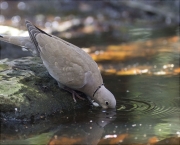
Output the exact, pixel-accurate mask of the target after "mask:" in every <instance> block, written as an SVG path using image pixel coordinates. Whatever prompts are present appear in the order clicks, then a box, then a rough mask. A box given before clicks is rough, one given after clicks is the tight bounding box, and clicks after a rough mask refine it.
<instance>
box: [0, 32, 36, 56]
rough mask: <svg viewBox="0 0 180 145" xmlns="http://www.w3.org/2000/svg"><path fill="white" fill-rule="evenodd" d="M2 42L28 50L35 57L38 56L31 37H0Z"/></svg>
mask: <svg viewBox="0 0 180 145" xmlns="http://www.w3.org/2000/svg"><path fill="white" fill-rule="evenodd" d="M0 40H1V41H4V42H7V43H11V44H14V45H17V46H21V47H23V48H26V49H27V50H28V51H30V52H31V53H32V54H33V55H34V56H37V55H38V54H37V52H36V50H35V49H36V48H35V46H34V44H33V43H32V41H31V39H30V38H29V37H21V36H7V35H0Z"/></svg>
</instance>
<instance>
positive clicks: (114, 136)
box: [104, 134, 117, 139]
mask: <svg viewBox="0 0 180 145" xmlns="http://www.w3.org/2000/svg"><path fill="white" fill-rule="evenodd" d="M116 137H117V135H116V134H114V135H105V137H104V139H107V138H116Z"/></svg>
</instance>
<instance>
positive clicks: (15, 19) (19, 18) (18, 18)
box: [11, 15, 21, 25]
mask: <svg viewBox="0 0 180 145" xmlns="http://www.w3.org/2000/svg"><path fill="white" fill-rule="evenodd" d="M11 21H12V24H13V25H18V23H19V22H20V21H21V17H20V16H19V15H17V16H13V17H12V18H11Z"/></svg>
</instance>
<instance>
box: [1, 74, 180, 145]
mask: <svg viewBox="0 0 180 145" xmlns="http://www.w3.org/2000/svg"><path fill="white" fill-rule="evenodd" d="M104 82H105V85H106V87H107V88H109V89H110V90H111V91H112V92H113V94H114V95H115V96H116V99H117V107H116V109H112V110H102V109H100V108H91V109H88V110H79V111H74V112H70V113H68V114H67V113H61V114H60V115H59V114H57V115H55V116H52V117H51V118H48V119H46V120H44V121H43V120H41V121H39V122H35V123H33V124H29V123H19V124H18V123H15V124H14V123H12V125H10V124H8V125H6V124H2V125H1V129H2V130H1V139H2V140H1V143H2V144H8V143H9V144H24V143H26V144H32V143H35V144H67V143H68V144H74V143H77V144H79V143H81V144H86V143H89V144H107V143H109V144H118V143H121V144H123V143H124V144H132V143H141V144H142V143H144V144H145V143H149V142H151V143H152V142H153V141H154V142H157V141H158V140H163V139H166V138H169V137H179V136H180V120H179V117H180V113H179V112H180V107H179V104H180V98H179V76H147V75H137V76H112V75H108V76H104ZM10 138H11V139H10ZM10 140H11V141H10ZM13 140H14V141H13Z"/></svg>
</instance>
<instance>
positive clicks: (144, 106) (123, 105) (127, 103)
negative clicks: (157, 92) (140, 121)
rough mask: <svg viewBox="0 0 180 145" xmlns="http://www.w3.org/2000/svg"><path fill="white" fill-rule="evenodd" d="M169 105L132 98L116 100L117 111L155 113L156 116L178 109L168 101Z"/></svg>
mask: <svg viewBox="0 0 180 145" xmlns="http://www.w3.org/2000/svg"><path fill="white" fill-rule="evenodd" d="M169 104H170V106H164V105H162V104H157V103H155V102H151V101H141V100H134V99H121V100H119V101H118V102H117V106H120V107H118V109H117V110H118V111H120V112H121V113H123V112H124V113H127V112H129V113H134V112H135V113H137V114H143V115H145V114H147V115H155V116H157V117H158V118H160V117H164V116H167V115H172V114H177V113H178V112H179V111H180V109H179V108H178V107H174V106H176V105H172V102H171V103H169Z"/></svg>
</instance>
